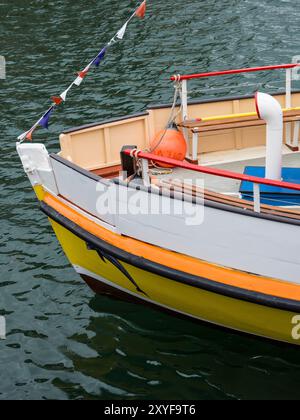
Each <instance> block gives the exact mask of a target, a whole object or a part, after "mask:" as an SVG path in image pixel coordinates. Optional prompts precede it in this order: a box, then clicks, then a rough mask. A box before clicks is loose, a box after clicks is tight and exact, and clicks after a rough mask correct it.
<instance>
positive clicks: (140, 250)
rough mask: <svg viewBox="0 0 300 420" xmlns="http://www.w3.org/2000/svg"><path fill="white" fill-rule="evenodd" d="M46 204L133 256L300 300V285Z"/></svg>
mask: <svg viewBox="0 0 300 420" xmlns="http://www.w3.org/2000/svg"><path fill="white" fill-rule="evenodd" d="M44 202H45V203H46V204H48V205H49V206H50V207H52V208H53V209H54V210H56V211H57V212H59V213H60V214H62V215H63V216H65V217H66V218H68V219H69V220H71V221H72V222H74V223H76V224H77V225H78V226H80V227H81V228H83V229H84V230H86V231H87V232H89V233H91V234H92V235H94V236H97V237H99V238H100V239H102V240H104V241H106V242H108V243H109V244H111V245H113V246H115V247H117V248H120V249H123V250H124V251H126V252H128V253H130V254H134V255H136V256H140V257H143V258H146V259H148V260H150V261H153V262H155V263H157V264H162V263H163V264H164V265H165V266H167V267H170V268H172V269H174V270H178V271H183V272H186V273H189V274H193V275H196V276H199V277H203V278H206V279H208V280H212V281H215V282H218V283H222V284H227V285H229V286H234V287H239V288H242V289H246V290H250V291H254V292H258V293H263V294H266V295H271V296H277V297H281V298H285V299H292V300H300V285H299V286H298V285H296V284H291V283H288V282H284V281H281V280H276V279H271V278H266V277H262V276H259V275H255V274H249V273H246V272H242V271H238V270H234V269H230V268H226V267H222V266H218V265H215V264H211V263H208V262H205V261H201V260H198V259H196V258H193V257H189V256H186V255H180V256H179V254H178V253H175V252H172V251H168V250H165V249H162V248H159V247H157V246H153V245H149V244H146V243H144V242H141V241H138V240H136V239H132V238H129V237H124V236H121V235H118V234H116V233H114V232H111V231H109V230H107V229H105V228H103V227H102V226H99V225H98V224H96V223H94V222H93V221H91V220H89V219H88V218H86V217H84V216H82V215H81V214H79V213H77V212H76V211H75V210H73V209H71V208H70V207H68V206H67V205H65V204H63V203H61V202H60V201H59V200H57V199H56V198H55V197H53V196H52V195H50V194H46V195H45V197H44Z"/></svg>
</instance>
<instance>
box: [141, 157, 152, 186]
mask: <svg viewBox="0 0 300 420" xmlns="http://www.w3.org/2000/svg"><path fill="white" fill-rule="evenodd" d="M142 176H143V181H144V185H145V187H150V186H151V180H150V175H149V163H148V160H147V159H142Z"/></svg>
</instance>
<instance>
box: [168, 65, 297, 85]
mask: <svg viewBox="0 0 300 420" xmlns="http://www.w3.org/2000/svg"><path fill="white" fill-rule="evenodd" d="M299 66H300V64H298V63H294V64H281V65H274V66H263V67H250V68H244V69H236V70H223V71H214V72H208V73H198V74H189V75H180V74H178V75H174V76H172V77H171V80H172V81H178V82H181V81H183V80H191V79H201V78H204V77H216V76H225V75H229V74H241V73H253V72H258V71H271V70H281V69H293V68H295V67H299Z"/></svg>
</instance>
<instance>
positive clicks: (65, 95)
mask: <svg viewBox="0 0 300 420" xmlns="http://www.w3.org/2000/svg"><path fill="white" fill-rule="evenodd" d="M72 87H73V83H72V84H71V86H69V87H68V89H66V90H65V91H64V92H63V93H62V94H61V95H60V97H61V99H62V100H63V101H64V102H66V99H67V94H68V93H69V90H70V89H71V88H72Z"/></svg>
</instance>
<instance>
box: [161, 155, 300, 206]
mask: <svg viewBox="0 0 300 420" xmlns="http://www.w3.org/2000/svg"><path fill="white" fill-rule="evenodd" d="M250 153H251V152H250ZM264 165H265V158H264V157H261V158H256V159H247V160H236V161H231V162H227V163H223V164H221V163H219V164H218V163H216V164H211V165H207V164H206V165H205V166H209V167H211V168H217V169H222V170H228V171H232V172H237V173H240V174H242V173H243V172H244V169H245V167H246V166H264ZM283 166H284V167H289V168H299V167H300V153H299V152H293V153H291V152H289V153H288V154H284V156H283ZM157 178H159V179H161V180H163V179H169V180H177V181H181V182H182V181H184V182H185V183H190V184H191V183H195V182H196V181H197V180H203V181H204V188H205V189H207V190H210V191H214V192H217V193H220V194H226V195H232V196H235V197H239V196H240V194H239V189H240V181H239V180H233V179H226V178H221V177H217V176H212V175H206V174H199V173H197V172H194V171H189V170H185V169H181V168H174V169H173V170H172V173H171V174H166V175H157ZM281 201H282V200H281ZM274 205H277V204H276V203H275V202H274ZM293 207H295V206H293Z"/></svg>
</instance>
